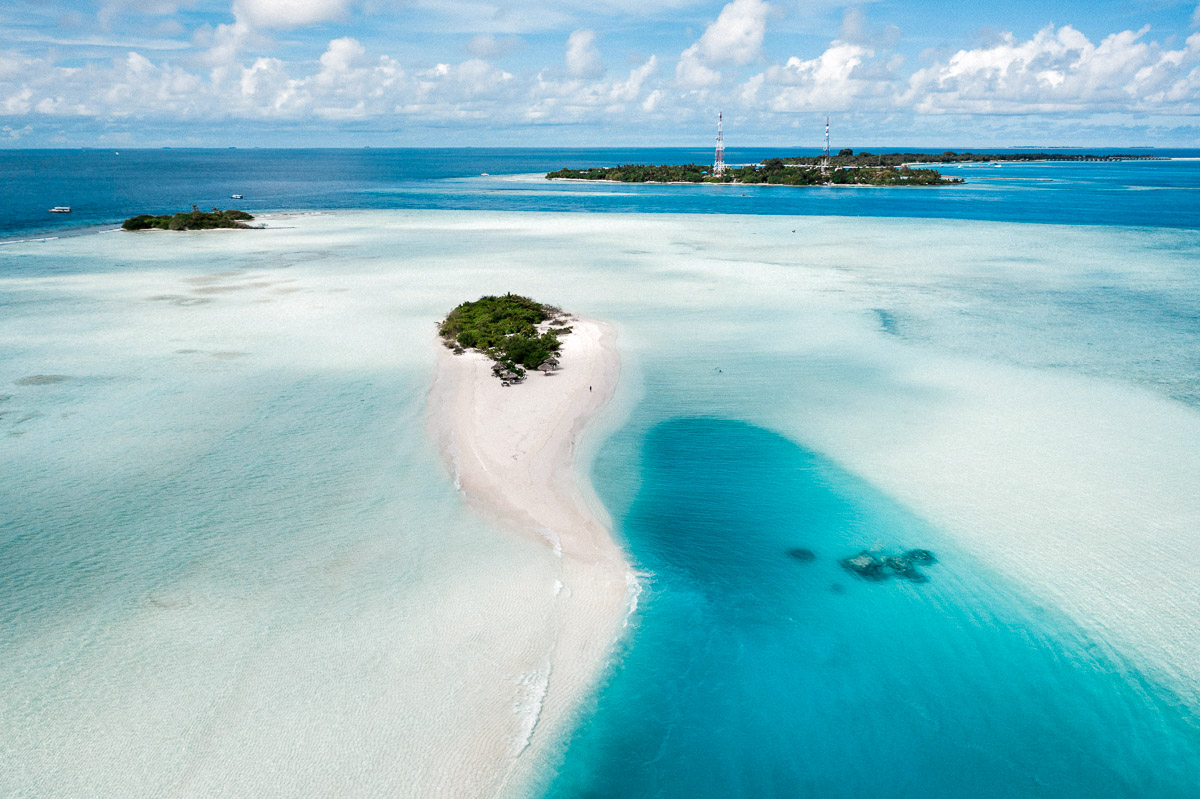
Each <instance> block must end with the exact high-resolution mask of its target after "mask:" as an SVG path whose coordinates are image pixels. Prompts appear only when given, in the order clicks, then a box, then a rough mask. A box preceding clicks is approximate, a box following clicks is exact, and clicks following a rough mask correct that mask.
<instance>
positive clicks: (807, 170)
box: [546, 150, 963, 186]
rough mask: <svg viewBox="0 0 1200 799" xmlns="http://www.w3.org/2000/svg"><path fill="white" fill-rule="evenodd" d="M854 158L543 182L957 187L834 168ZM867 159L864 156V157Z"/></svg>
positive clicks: (901, 171)
mask: <svg viewBox="0 0 1200 799" xmlns="http://www.w3.org/2000/svg"><path fill="white" fill-rule="evenodd" d="M852 155H853V153H852V151H849V150H843V151H842V153H841V154H839V156H837V157H836V158H831V159H830V161H831V163H833V164H834V168H833V169H830V170H828V172H826V171H825V170H822V169H821V168H820V167H819V162H820V159H816V160H817V163H815V164H812V165H807V164H798V163H797V162H796V159H787V160H784V159H782V158H768V159H767V160H765V161H763V162H762V163H761V164H747V165H746V166H741V167H730V168H729V169H726V170H725V172H724V173H723V174H721V175H712V174H710V172H711V170H710V169H709V167H707V166H701V165H699V164H684V165H681V166H677V165H672V164H663V165H658V166H653V165H648V164H628V165H623V166H614V167H593V168H592V169H586V170H580V169H560V170H558V171H557V172H551V173H549V174H547V175H546V177H547V178H549V179H553V178H564V177H566V178H579V179H583V180H619V181H622V182H625V183H649V182H656V183H669V182H682V183H746V184H759V183H765V184H770V185H776V186H825V185H829V184H831V183H832V184H836V185H861V186H944V185H949V184H953V183H962V182H963V181H962V180H961V179H959V178H944V177H942V175H941V173H940V172H937V171H936V170H933V169H910V168H908V167H902V166H891V167H880V168H861V167H859V168H845V167H844V166H838V163H839V162H841V163H844V162H845V161H846V160H847V159H849V158H850V157H851V156H852ZM868 155H869V154H868Z"/></svg>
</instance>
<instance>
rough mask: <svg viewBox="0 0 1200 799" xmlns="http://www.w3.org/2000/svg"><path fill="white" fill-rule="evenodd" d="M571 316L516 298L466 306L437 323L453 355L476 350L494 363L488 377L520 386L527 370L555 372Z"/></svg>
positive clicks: (481, 300)
mask: <svg viewBox="0 0 1200 799" xmlns="http://www.w3.org/2000/svg"><path fill="white" fill-rule="evenodd" d="M568 321H569V317H568V316H567V315H566V314H564V313H563V312H562V311H561V310H559V309H558V308H555V307H554V306H553V305H546V304H544V303H540V302H537V301H535V300H531V299H529V298H528V297H522V296H520V295H517V294H505V295H504V296H503V297H496V296H491V295H489V296H486V297H480V298H479V299H478V300H475V301H474V302H464V303H463V304H462V305H459V306H458V307H457V308H455V309H454V310H453V311H451V312H450V313H449V315H448V316H446V318H445V319H443V320H442V321H441V323H440V324H439V325H438V335H440V336H441V337H442V342H443V343H444V344H445V345H446V347H448V348H449V349H451V350H453V351H454V353H455V354H456V355H461V354H462V353H463V352H465V351H467V350H477V351H479V352H482V353H483V354H484V355H487V356H488V357H489V358H491V359H492V360H493V361H494V362H495V363H494V365H493V366H492V373H493V374H494V375H495V376H496V377H497V378H499V379H500V380H501V381H502V382H503V384H504V385H510V384H512V383H518V382H520V381H521V380H523V379H524V378H525V375H526V370H528V369H540V370H542V371H543V372H544V373H546V374H547V375H549V374H550V373H551V372H552V371H554V370H556V369H558V367H559V362H558V358H557V357H556V356H557V355H558V354H559V352H560V351H561V349H562V341H561V339H560V337H561V336H565V335H567V334H568V333H570V332H571V328H570V327H569V326H568V325H567V322H568Z"/></svg>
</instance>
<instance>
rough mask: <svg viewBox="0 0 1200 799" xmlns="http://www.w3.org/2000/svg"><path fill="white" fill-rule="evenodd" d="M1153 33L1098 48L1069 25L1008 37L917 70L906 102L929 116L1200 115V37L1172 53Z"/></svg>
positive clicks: (1112, 39)
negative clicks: (1171, 107) (1167, 106)
mask: <svg viewBox="0 0 1200 799" xmlns="http://www.w3.org/2000/svg"><path fill="white" fill-rule="evenodd" d="M1148 30H1149V28H1148V27H1147V28H1142V29H1141V30H1139V31H1122V32H1120V33H1114V34H1112V35H1110V36H1107V37H1105V38H1104V39H1103V40H1102V41H1101V42H1100V43H1099V44H1093V43H1092V42H1091V41H1090V40H1089V39H1088V38H1087V37H1086V36H1084V35H1083V34H1082V33H1080V32H1079V31H1077V30H1075V29H1074V28H1072V27H1070V26H1063V27H1061V28H1058V29H1057V30H1055V29H1054V28H1052V27H1047V28H1044V29H1042V30H1041V31H1039V32H1038V33H1037V34H1036V35H1035V36H1034V37H1033V38H1032V39H1029V40H1027V41H1023V42H1022V41H1018V40H1017V39H1016V38H1015V37H1014V36H1013V35H1012V34H1006V35H1004V36H1003V37H1002V38H1001V40H1000V41H999V42H998V43H997V44H994V45H992V46H990V47H983V48H978V49H974V50H960V51H958V52H957V53H955V54H954V55H953V56H951V58H950V59H949V60H948V61H947V62H945V63H938V64H934V65H933V66H931V67H928V68H926V69H922V70H920V71H918V72H916V73H915V74H913V75H912V77H911V78H910V80H909V91H908V93H907V94H906V95H905V96H904V98H903V102H905V103H911V104H913V105H914V106H915V108H916V110H917V111H918V112H920V113H928V114H940V113H976V114H1030V113H1061V112H1071V111H1089V110H1100V109H1104V110H1111V111H1120V110H1136V109H1141V108H1150V107H1154V106H1161V105H1162V104H1164V103H1174V102H1179V101H1183V102H1186V103H1188V104H1189V105H1190V107H1191V108H1192V109H1193V112H1194V109H1195V107H1196V97H1195V96H1194V94H1191V93H1189V92H1190V91H1191V89H1192V88H1193V87H1194V86H1195V85H1196V82H1197V78H1196V75H1197V72H1196V70H1197V67H1200V59H1198V56H1200V34H1193V35H1192V36H1191V37H1190V38H1189V39H1188V40H1187V42H1186V43H1185V44H1184V47H1183V48H1182V49H1179V50H1167V49H1164V48H1163V47H1161V46H1160V45H1159V44H1158V43H1155V42H1147V41H1145V40H1144V39H1145V35H1146V33H1147V32H1148ZM1175 110H1178V111H1183V110H1184V109H1179V108H1177V109H1175Z"/></svg>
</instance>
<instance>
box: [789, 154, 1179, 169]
mask: <svg viewBox="0 0 1200 799" xmlns="http://www.w3.org/2000/svg"><path fill="white" fill-rule="evenodd" d="M1166 160H1168V159H1167V158H1166V156H1162V155H1134V154H1129V153H1126V154H1120V155H1071V154H1064V153H956V152H954V151H953V150H947V151H946V152H943V153H867V152H862V153H856V152H854V151H853V150H851V149H845V150H841V151H839V152H838V154H837V155H831V156H829V165H830V166H831V167H833V168H835V169H837V168H842V167H859V168H861V167H896V166H903V165H908V164H981V163H999V162H1001V161H1004V162H1010V161H1016V162H1020V161H1166ZM821 161H822V156H819V155H818V156H811V155H806V156H797V157H794V158H784V159H783V162H784V163H785V164H789V165H790V164H795V165H797V166H819V165H820V164H821Z"/></svg>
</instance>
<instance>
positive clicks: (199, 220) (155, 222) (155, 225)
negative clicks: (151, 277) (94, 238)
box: [121, 205, 254, 230]
mask: <svg viewBox="0 0 1200 799" xmlns="http://www.w3.org/2000/svg"><path fill="white" fill-rule="evenodd" d="M253 218H254V217H253V216H251V215H250V214H248V213H246V212H245V211H238V210H235V209H232V208H230V209H226V210H224V211H221V210H219V209H217V208H214V209H212V210H211V211H201V210H200V209H198V208H197V207H196V206H194V205H193V206H192V210H191V211H185V212H183V213H179V214H174V215H172V214H163V215H162V216H154V215H153V214H139V215H138V216H131V217H130V218H129V219H126V220H125V221H124V222H123V223H121V227H122V228H124V229H125V230H150V229H157V230H213V229H215V228H248V227H250V226H249V225H247V224H244V223H245V222H248V221H249V220H251V219H253Z"/></svg>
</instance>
